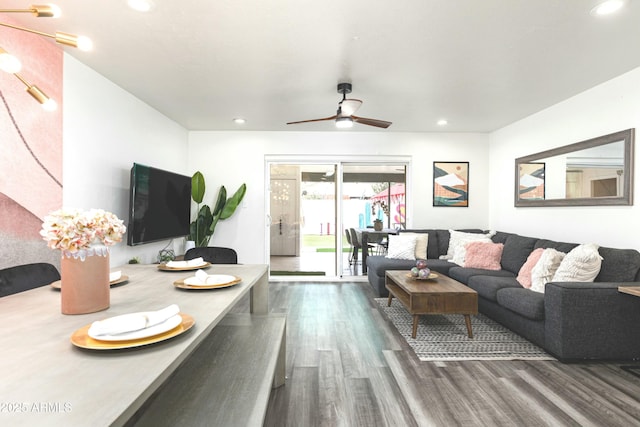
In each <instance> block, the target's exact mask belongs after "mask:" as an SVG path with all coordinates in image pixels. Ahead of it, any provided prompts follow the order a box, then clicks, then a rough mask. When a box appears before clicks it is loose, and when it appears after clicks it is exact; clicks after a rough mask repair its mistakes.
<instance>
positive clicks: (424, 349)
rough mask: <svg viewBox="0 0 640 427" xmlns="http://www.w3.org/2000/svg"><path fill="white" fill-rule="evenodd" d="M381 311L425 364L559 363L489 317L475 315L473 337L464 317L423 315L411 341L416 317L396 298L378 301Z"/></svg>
mask: <svg viewBox="0 0 640 427" xmlns="http://www.w3.org/2000/svg"><path fill="white" fill-rule="evenodd" d="M375 300H376V302H377V303H378V305H379V307H380V309H381V311H382V312H383V313H384V315H385V316H386V317H387V319H389V320H390V321H391V322H392V323H393V325H394V326H395V327H396V329H397V330H398V332H400V334H401V335H402V336H403V337H404V339H405V340H406V341H407V343H409V345H410V346H411V348H412V349H413V351H414V352H415V353H416V356H418V359H420V360H422V361H455V360H555V359H554V358H553V357H551V356H550V355H549V354H547V353H546V352H545V351H544V350H542V349H541V348H540V347H538V346H536V345H534V344H532V343H530V342H529V341H527V340H525V339H524V338H522V337H520V336H519V335H517V334H516V333H514V332H511V331H510V330H509V329H507V328H505V327H504V326H502V325H500V324H498V323H496V322H494V321H493V320H491V319H489V318H488V317H486V316H484V315H482V314H478V315H477V316H471V326H472V328H473V338H472V339H471V338H469V337H468V336H467V327H466V325H465V322H464V316H462V315H460V314H458V315H454V314H450V315H428V316H420V323H419V324H418V333H417V335H416V338H415V339H413V338H411V328H412V324H413V319H412V316H411V315H410V314H409V312H407V310H406V309H405V308H404V306H403V305H402V304H401V303H400V302H399V301H398V300H397V299H395V298H394V299H393V302H392V304H391V307H387V298H376V299H375Z"/></svg>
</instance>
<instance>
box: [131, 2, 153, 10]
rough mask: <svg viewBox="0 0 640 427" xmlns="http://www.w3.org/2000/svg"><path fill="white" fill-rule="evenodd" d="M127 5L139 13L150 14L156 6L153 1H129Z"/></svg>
mask: <svg viewBox="0 0 640 427" xmlns="http://www.w3.org/2000/svg"><path fill="white" fill-rule="evenodd" d="M127 4H128V5H129V7H130V8H131V9H133V10H136V11H138V12H149V11H151V10H152V9H153V8H154V7H155V6H156V5H155V3H153V0H127Z"/></svg>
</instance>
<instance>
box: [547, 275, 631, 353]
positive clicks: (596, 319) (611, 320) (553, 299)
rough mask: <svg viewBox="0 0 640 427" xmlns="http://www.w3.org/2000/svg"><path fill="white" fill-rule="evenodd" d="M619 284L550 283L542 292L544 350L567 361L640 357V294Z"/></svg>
mask: <svg viewBox="0 0 640 427" xmlns="http://www.w3.org/2000/svg"><path fill="white" fill-rule="evenodd" d="M623 284H624V285H629V286H638V285H640V283H630V282H628V283H621V282H615V283H614V282H596V283H575V282H550V283H547V284H546V287H545V295H544V310H545V348H546V349H547V351H549V352H551V353H552V354H553V355H555V356H556V357H558V358H560V359H563V360H572V359H640V332H639V330H640V329H638V327H637V326H639V325H640V298H638V297H634V296H633V295H627V294H624V293H621V292H619V291H618V286H621V285H623Z"/></svg>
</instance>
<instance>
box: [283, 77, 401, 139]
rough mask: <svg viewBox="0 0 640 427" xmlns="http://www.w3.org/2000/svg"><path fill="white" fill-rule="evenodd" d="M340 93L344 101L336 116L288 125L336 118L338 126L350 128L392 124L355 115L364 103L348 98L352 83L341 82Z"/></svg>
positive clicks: (382, 126) (341, 102) (383, 126)
mask: <svg viewBox="0 0 640 427" xmlns="http://www.w3.org/2000/svg"><path fill="white" fill-rule="evenodd" d="M338 93H341V94H342V101H340V102H338V111H337V112H336V114H335V115H334V116H331V117H324V118H322V119H312V120H301V121H298V122H289V123H287V124H288V125H295V124H298V123H310V122H322V121H325V120H335V122H336V127H338V128H350V127H351V126H353V123H354V122H355V123H360V124H363V125H368V126H375V127H379V128H384V129H386V128H388V127H389V126H391V122H387V121H385V120H377V119H367V118H365V117H358V116H354V115H353V113H355V112H356V111H357V110H358V108H360V106H361V105H362V101H360V100H359V99H347V94H348V93H351V83H339V84H338Z"/></svg>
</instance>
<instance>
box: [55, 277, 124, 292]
mask: <svg viewBox="0 0 640 427" xmlns="http://www.w3.org/2000/svg"><path fill="white" fill-rule="evenodd" d="M127 280H129V276H127V275H125V274H123V275H122V276H120V278H119V279H117V280H114V281H112V282H109V286H116V285H119V284H120V283H124V282H126V281H127ZM61 284H62V281H61V280H56V281H55V282H53V283H51V287H52V288H54V289H60V286H61Z"/></svg>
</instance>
